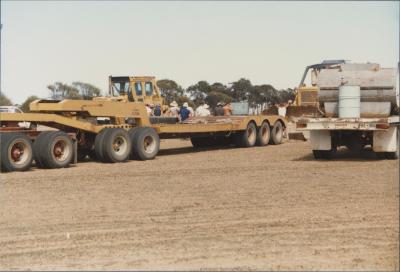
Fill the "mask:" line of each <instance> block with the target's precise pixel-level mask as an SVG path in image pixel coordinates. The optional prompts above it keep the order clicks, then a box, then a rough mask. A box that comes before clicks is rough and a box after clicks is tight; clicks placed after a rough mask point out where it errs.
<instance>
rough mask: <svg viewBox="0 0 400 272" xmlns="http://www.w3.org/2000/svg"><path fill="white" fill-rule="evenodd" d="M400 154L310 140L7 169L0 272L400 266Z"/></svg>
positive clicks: (165, 145)
mask: <svg viewBox="0 0 400 272" xmlns="http://www.w3.org/2000/svg"><path fill="white" fill-rule="evenodd" d="M398 164H399V161H388V160H382V161H380V160H376V159H374V157H373V156H368V154H367V156H366V157H365V158H357V157H352V156H350V155H349V154H347V153H346V151H342V154H339V157H338V159H336V160H333V161H315V160H314V159H313V157H312V155H311V150H310V148H309V146H308V143H306V142H300V141H288V142H286V143H284V144H282V145H280V146H267V147H254V148H247V149H245V148H240V149H236V148H225V149H214V150H210V149H206V150H199V151H196V150H194V149H193V148H192V147H191V145H190V142H189V141H185V140H168V141H163V142H162V150H161V151H160V154H159V156H157V158H156V159H155V160H152V161H144V162H140V161H129V162H127V163H120V164H102V163H97V162H85V163H80V164H78V165H76V166H73V167H70V168H66V169H54V170H40V169H33V170H32V171H29V172H23V173H18V172H14V173H7V174H1V178H0V206H1V209H0V213H1V215H0V269H1V270H10V269H23V270H26V269H34V270H44V269H51V270H54V269H57V270H82V269H84V270H89V269H90V270H100V269H108V270H118V269H122V270H127V269H130V270H132V269H139V270H144V269H146V270H200V269H203V270H217V269H219V270H234V269H235V270H251V269H254V270H277V269H281V270H311V269H312V270H364V269H365V270H398V269H399V259H398V255H399V250H398V248H399V243H398V238H399V233H398V230H399V183H398Z"/></svg>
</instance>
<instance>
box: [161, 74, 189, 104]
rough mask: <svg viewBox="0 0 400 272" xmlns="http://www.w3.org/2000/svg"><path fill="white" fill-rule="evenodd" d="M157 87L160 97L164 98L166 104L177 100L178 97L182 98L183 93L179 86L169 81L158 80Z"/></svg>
mask: <svg viewBox="0 0 400 272" xmlns="http://www.w3.org/2000/svg"><path fill="white" fill-rule="evenodd" d="M157 86H158V88H160V92H161V96H162V97H164V98H165V101H166V102H167V103H168V104H169V103H171V102H172V101H174V100H177V98H178V97H180V96H183V95H184V92H185V91H184V89H183V88H182V87H181V86H180V85H178V84H177V83H176V82H175V81H173V80H170V79H161V80H158V81H157Z"/></svg>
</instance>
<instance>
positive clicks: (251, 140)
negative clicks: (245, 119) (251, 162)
mask: <svg viewBox="0 0 400 272" xmlns="http://www.w3.org/2000/svg"><path fill="white" fill-rule="evenodd" d="M235 137H236V139H235V142H236V146H238V147H251V146H254V145H255V144H256V139H257V127H256V125H255V124H254V123H253V122H250V123H248V124H247V128H246V130H244V131H240V132H238V133H236V136H235Z"/></svg>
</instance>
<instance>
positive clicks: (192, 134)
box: [0, 76, 286, 172]
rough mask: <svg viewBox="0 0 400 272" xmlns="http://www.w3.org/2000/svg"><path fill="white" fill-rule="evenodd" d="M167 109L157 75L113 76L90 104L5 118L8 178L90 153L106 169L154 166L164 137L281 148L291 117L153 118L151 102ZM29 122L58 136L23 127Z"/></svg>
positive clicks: (40, 103)
mask: <svg viewBox="0 0 400 272" xmlns="http://www.w3.org/2000/svg"><path fill="white" fill-rule="evenodd" d="M153 102H154V103H163V100H162V97H161V94H160V90H159V88H158V87H157V82H156V80H155V78H154V77H147V76H144V77H112V76H110V77H109V95H108V96H103V97H95V98H93V99H92V100H68V99H66V100H46V99H39V100H36V101H33V102H32V103H31V104H30V112H29V113H18V114H16V113H4V112H1V113H0V163H1V169H2V171H4V172H10V171H26V170H28V169H30V167H31V166H32V163H33V162H34V163H35V165H36V166H37V167H39V168H62V167H67V166H69V165H70V164H74V163H77V161H78V159H79V158H83V157H85V156H87V155H89V156H93V157H96V158H97V159H98V160H99V161H101V162H105V163H118V162H125V161H127V160H130V159H136V160H151V159H154V158H155V157H156V155H157V153H158V151H159V146H160V139H171V138H190V140H191V143H192V145H193V146H194V147H195V148H202V147H209V146H214V145H235V146H238V147H252V146H255V145H257V146H266V145H268V144H269V143H271V144H281V142H282V138H283V132H284V129H285V128H286V122H285V119H284V118H283V117H281V116H277V115H231V116H209V117H193V118H189V119H187V120H185V121H183V122H180V121H179V120H178V119H177V118H175V117H168V116H159V117H156V116H149V114H148V113H147V110H146V103H153ZM19 122H31V123H35V124H37V125H38V126H46V127H49V128H52V130H48V131H41V130H38V129H28V128H21V127H19V126H18V123H19Z"/></svg>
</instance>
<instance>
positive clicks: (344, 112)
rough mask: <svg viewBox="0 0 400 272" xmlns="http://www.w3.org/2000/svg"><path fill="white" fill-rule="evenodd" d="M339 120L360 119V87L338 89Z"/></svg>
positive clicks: (347, 86)
mask: <svg viewBox="0 0 400 272" xmlns="http://www.w3.org/2000/svg"><path fill="white" fill-rule="evenodd" d="M338 108H339V118H359V117H360V86H352V85H342V86H340V87H339V105H338Z"/></svg>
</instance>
